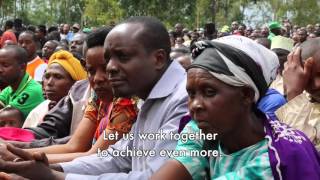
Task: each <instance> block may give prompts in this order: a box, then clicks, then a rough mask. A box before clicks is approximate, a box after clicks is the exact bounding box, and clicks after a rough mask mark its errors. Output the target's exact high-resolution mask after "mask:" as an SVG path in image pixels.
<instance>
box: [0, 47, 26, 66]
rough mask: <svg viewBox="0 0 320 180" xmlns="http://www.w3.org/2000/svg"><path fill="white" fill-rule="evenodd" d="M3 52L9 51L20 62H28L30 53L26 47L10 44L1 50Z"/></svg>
mask: <svg viewBox="0 0 320 180" xmlns="http://www.w3.org/2000/svg"><path fill="white" fill-rule="evenodd" d="M0 52H1V53H4V52H8V53H10V54H12V55H14V57H15V58H16V60H17V61H18V63H19V64H26V63H27V62H28V53H27V51H26V50H25V49H23V48H21V47H20V46H17V45H8V46H6V47H4V48H2V49H1V50H0Z"/></svg>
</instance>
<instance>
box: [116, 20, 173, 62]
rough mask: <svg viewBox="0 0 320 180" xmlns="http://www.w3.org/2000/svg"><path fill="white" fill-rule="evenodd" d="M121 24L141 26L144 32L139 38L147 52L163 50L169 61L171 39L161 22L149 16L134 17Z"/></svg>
mask: <svg viewBox="0 0 320 180" xmlns="http://www.w3.org/2000/svg"><path fill="white" fill-rule="evenodd" d="M121 24H141V25H142V26H143V31H142V32H141V34H140V35H139V37H138V38H139V40H140V41H141V43H142V44H143V45H144V47H145V49H146V51H147V52H148V53H150V52H152V51H154V50H156V49H163V50H164V51H165V52H166V56H167V59H168V60H169V54H170V51H171V46H170V38H169V34H168V31H167V29H166V28H165V26H164V25H163V24H162V22H161V21H160V20H158V19H156V18H154V17H149V16H134V17H130V18H129V19H127V20H125V21H124V22H122V23H121Z"/></svg>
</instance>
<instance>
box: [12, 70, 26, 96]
mask: <svg viewBox="0 0 320 180" xmlns="http://www.w3.org/2000/svg"><path fill="white" fill-rule="evenodd" d="M24 75H25V73H23V74H22V75H20V77H19V78H18V79H17V81H16V82H15V83H14V84H12V85H11V88H12V90H13V92H15V91H16V90H17V89H18V88H19V85H20V83H21V82H22V80H23V77H24Z"/></svg>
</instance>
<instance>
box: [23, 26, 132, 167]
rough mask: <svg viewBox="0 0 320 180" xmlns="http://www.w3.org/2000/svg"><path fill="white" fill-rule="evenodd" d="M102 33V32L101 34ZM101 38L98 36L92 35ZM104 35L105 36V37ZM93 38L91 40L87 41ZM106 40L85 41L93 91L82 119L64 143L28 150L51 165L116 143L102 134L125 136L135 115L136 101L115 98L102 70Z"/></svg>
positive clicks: (89, 77) (87, 67)
mask: <svg viewBox="0 0 320 180" xmlns="http://www.w3.org/2000/svg"><path fill="white" fill-rule="evenodd" d="M101 33H103V32H101ZM93 36H98V37H100V36H101V35H99V34H98V35H96V34H93ZM105 36H106V35H104V37H105ZM90 39H92V40H90ZM104 39H105V38H93V37H91V36H90V35H89V36H88V39H87V40H86V48H88V50H87V51H85V52H86V54H85V57H86V58H85V59H86V69H87V72H88V79H89V82H90V86H91V88H92V89H93V92H92V95H91V98H90V100H89V104H88V105H87V107H86V110H85V113H84V117H83V119H82V120H81V121H80V124H79V125H78V127H77V129H76V131H75V133H74V134H73V135H72V137H71V139H70V140H69V142H68V143H67V144H63V145H53V146H49V147H44V148H36V149H28V151H31V152H45V153H46V154H47V156H48V159H49V162H50V163H57V162H65V161H71V160H73V159H74V158H76V157H80V156H85V155H89V154H93V153H96V152H97V150H98V148H101V149H104V148H107V147H108V146H109V145H111V144H114V143H115V142H116V141H117V140H104V138H103V136H104V135H103V134H102V133H104V134H105V135H106V136H108V134H114V133H116V132H117V133H118V134H119V139H120V138H121V137H122V135H123V134H124V133H128V132H129V131H130V129H131V126H132V124H133V123H134V121H135V119H136V116H137V111H138V109H137V107H136V104H137V99H134V98H132V99H125V98H115V99H113V93H112V89H111V86H110V85H109V82H108V77H107V74H106V71H105V65H106V64H105V63H106V62H105V60H104V53H103V52H104V51H103V43H104Z"/></svg>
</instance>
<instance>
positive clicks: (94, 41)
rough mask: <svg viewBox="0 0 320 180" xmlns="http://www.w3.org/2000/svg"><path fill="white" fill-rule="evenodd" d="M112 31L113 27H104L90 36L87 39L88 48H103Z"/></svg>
mask: <svg viewBox="0 0 320 180" xmlns="http://www.w3.org/2000/svg"><path fill="white" fill-rule="evenodd" d="M111 29H112V28H111V27H102V28H99V29H97V30H95V31H93V32H92V33H90V34H88V36H87V37H86V39H85V42H86V45H87V48H93V47H96V46H103V45H104V40H105V39H106V37H107V35H108V34H109V32H110V31H111Z"/></svg>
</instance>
